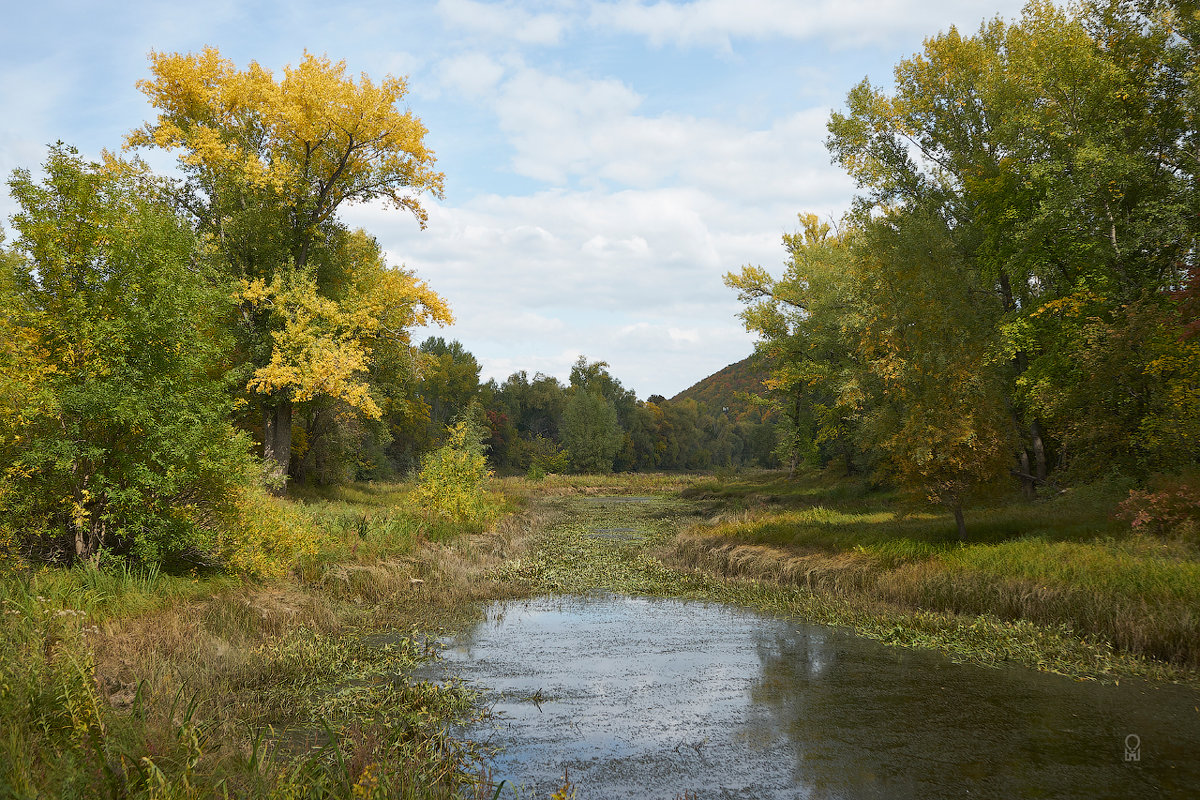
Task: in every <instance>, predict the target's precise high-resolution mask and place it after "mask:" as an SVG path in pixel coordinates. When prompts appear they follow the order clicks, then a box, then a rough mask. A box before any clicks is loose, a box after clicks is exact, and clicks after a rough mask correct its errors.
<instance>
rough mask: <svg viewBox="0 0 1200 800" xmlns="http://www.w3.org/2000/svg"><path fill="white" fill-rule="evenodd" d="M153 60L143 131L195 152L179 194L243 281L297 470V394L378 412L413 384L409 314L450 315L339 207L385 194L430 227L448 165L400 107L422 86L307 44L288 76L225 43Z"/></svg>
mask: <svg viewBox="0 0 1200 800" xmlns="http://www.w3.org/2000/svg"><path fill="white" fill-rule="evenodd" d="M150 62H151V65H150V66H151V72H152V75H153V78H152V79H151V80H144V81H142V82H140V83H139V88H140V89H141V90H142V91H143V92H144V93H145V94H146V95H147V96H148V97H149V98H150V102H151V104H152V105H153V106H154V107H155V108H156V109H157V110H158V116H157V118H156V119H155V120H154V121H153V122H150V123H147V124H146V125H145V126H143V127H142V128H140V129H138V130H136V131H134V132H133V133H132V134H130V136H129V138H128V144H129V146H132V147H160V148H163V149H166V150H171V151H176V152H178V153H179V162H180V168H181V170H182V171H183V173H184V175H185V176H186V181H185V182H184V183H183V184H181V185H179V186H177V191H176V196H177V199H178V201H179V202H180V203H181V204H182V205H183V206H184V207H185V208H187V209H188V211H189V212H190V213H191V214H192V215H193V216H194V217H195V220H196V227H197V232H198V234H199V235H200V237H201V241H202V242H203V243H204V244H205V253H206V256H207V258H208V260H209V261H210V262H211V263H212V264H213V265H214V266H215V268H216V271H217V272H218V274H220V275H221V276H222V277H223V279H224V280H225V281H228V282H231V283H232V284H233V285H234V289H235V291H236V292H237V295H238V304H239V307H238V313H237V315H236V316H235V317H234V319H235V320H236V328H235V329H236V331H237V333H238V337H239V345H240V347H239V349H238V351H237V352H238V355H239V356H241V357H242V358H244V359H246V361H247V362H248V363H249V365H250V366H251V367H252V368H253V376H252V378H251V381H250V383H249V385H248V387H247V388H248V389H249V390H250V391H252V392H255V393H257V394H258V397H257V398H256V399H257V400H258V403H259V405H260V408H261V410H262V412H263V426H264V430H263V447H264V455H265V456H267V457H268V460H269V461H270V462H271V463H272V464H273V469H274V472H275V474H276V475H277V476H279V477H282V476H283V475H285V474H287V473H288V472H289V462H290V460H291V455H292V443H291V437H292V412H293V403H303V402H309V401H312V400H316V399H324V400H337V401H341V402H343V403H345V404H347V405H348V406H349V407H351V408H356V409H358V410H359V411H361V412H362V413H363V414H364V415H365V416H367V417H368V418H370V417H378V416H379V415H380V414H381V411H382V410H381V408H380V406H379V402H380V398H379V397H377V396H376V394H378V393H389V392H388V389H390V390H391V391H390V394H391V395H392V397H393V399H394V398H395V391H394V390H395V389H397V388H399V387H407V386H409V385H410V384H411V381H410V380H408V376H406V375H404V374H403V373H404V371H405V369H404V368H405V367H406V366H411V363H412V359H411V357H408V351H409V350H410V349H411V347H410V345H409V342H408V339H407V333H406V332H405V328H406V327H407V326H409V325H412V324H417V323H419V322H425V321H436V322H439V323H444V322H448V321H449V312H448V310H447V309H446V307H445V304H444V303H443V302H442V301H441V300H440V298H437V296H436V295H434V294H433V293H432V292H430V291H429V290H428V289H427V288H426V287H424V285H423V284H421V283H420V282H419V281H416V280H415V279H414V278H413V277H412V275H411V274H409V273H407V272H404V271H399V272H397V271H392V270H388V269H387V268H386V265H384V264H383V259H382V256H381V254H380V252H379V249H378V246H377V245H376V244H375V243H374V242H373V240H370V239H369V237H366V236H365V235H362V234H349V233H348V232H347V231H346V230H345V228H344V227H343V226H342V224H341V223H340V222H339V220H338V217H337V213H338V210H339V209H340V208H341V207H343V206H344V205H346V204H349V203H356V202H366V201H371V200H379V199H382V200H386V201H387V202H388V203H389V204H391V205H392V206H393V207H395V208H398V209H406V210H408V211H410V212H412V213H413V214H414V215H415V216H416V218H417V220H418V222H419V223H420V224H421V225H422V227H423V226H424V224H425V219H426V215H425V211H424V209H423V208H422V207H421V205H420V203H419V201H418V199H417V196H418V195H420V194H421V193H422V192H425V191H430V192H432V193H433V194H435V195H439V194H440V192H441V186H442V175H441V174H440V173H437V172H434V171H433V165H434V155H433V153H432V152H431V151H430V150H429V149H428V148H427V147H426V146H425V144H424V135H425V132H426V131H425V128H424V126H423V125H422V124H421V122H420V120H419V119H417V117H416V116H414V115H413V114H412V112H411V111H403V112H402V111H400V110H399V109H398V108H397V104H398V103H399V102H400V101H401V99H402V98H403V97H404V96H405V94H406V93H407V85H406V84H405V82H404V80H402V79H400V78H394V77H391V76H388V77H386V78H385V79H384V80H382V81H381V82H379V83H375V82H373V81H372V80H371V79H370V78H368V77H367V76H365V75H363V76H361V77H360V78H359V79H358V80H355V79H354V78H352V77H348V76H347V75H346V67H345V64H344V63H342V62H338V63H334V62H331V61H330V60H329V59H328V58H324V57H318V56H313V55H311V54H306V55H305V57H304V59H303V60H302V61H301V63H300V64H299V65H298V66H296V67H287V68H285V69H284V71H283V75H282V76H281V77H280V78H278V79H277V78H276V77H275V76H274V75H273V74H272V73H271V72H270V71H269V70H266V69H264V68H262V67H261V66H260V65H258V64H257V63H253V62H252V63H251V64H250V65H249V67H247V68H246V69H244V70H239V69H237V68H236V67H235V66H234V65H233V64H232V62H230V61H228V60H227V59H224V58H222V57H221V55H220V53H219V52H218V51H217V50H216V49H215V48H211V47H210V48H206V49H204V50H203V51H202V52H201V53H199V54H188V55H182V54H177V53H176V54H166V53H151V56H150ZM364 340H371V341H370V342H367V341H364ZM385 360H386V363H384V364H382V365H381V364H380V363H379V362H381V361H385ZM372 362H375V363H372ZM397 371H399V374H397ZM368 378H378V379H381V380H382V381H383V382H384V384H385V386H384V387H380V388H383V389H384V392H375V391H371V387H370V386H369V383H368V380H367V379H368ZM406 410H407V409H401V411H402V412H403V411H406ZM313 433H314V431H309V434H310V435H311V434H313Z"/></svg>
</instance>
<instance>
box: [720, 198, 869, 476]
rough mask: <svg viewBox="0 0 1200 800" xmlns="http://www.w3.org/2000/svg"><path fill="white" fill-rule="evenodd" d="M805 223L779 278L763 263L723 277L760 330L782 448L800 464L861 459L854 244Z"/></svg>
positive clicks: (810, 219) (749, 325) (815, 222)
mask: <svg viewBox="0 0 1200 800" xmlns="http://www.w3.org/2000/svg"><path fill="white" fill-rule="evenodd" d="M800 224H801V230H799V231H797V232H796V233H793V234H785V235H784V237H783V243H784V247H785V248H786V249H787V251H788V255H789V258H788V261H787V265H786V268H785V270H784V273H783V275H782V276H781V277H780V278H778V279H776V278H773V277H772V276H771V275H770V274H769V273H767V271H766V270H764V269H762V268H761V267H751V266H747V267H743V268H742V271H741V272H740V273H730V274H728V275H726V276H725V283H726V285H728V286H730V287H731V288H734V289H737V290H738V298H739V299H740V300H741V301H742V302H743V303H746V304H747V308H746V309H745V310H744V311H742V313H741V317H742V321H743V323H744V324H745V325H746V329H747V330H749V331H751V332H753V333H756V334H758V336H759V337H760V338H759V344H758V346H757V351H758V354H759V355H760V357H761V358H763V359H764V361H765V363H766V364H767V365H768V367H769V376H768V378H767V379H766V381H765V382H764V388H765V390H766V396H767V397H768V398H769V399H770V400H771V401H772V402H773V403H774V405H775V407H776V408H777V409H778V410H779V412H780V417H781V420H782V424H781V425H780V427H779V431H778V433H779V439H778V442H777V450H778V455H779V457H780V460H781V461H783V462H784V463H787V464H789V465H790V466H791V467H792V468H795V466H796V464H797V462H798V461H800V460H806V461H809V462H810V463H816V464H825V463H827V462H828V461H830V460H832V459H835V458H836V459H838V460H840V461H842V463H843V465H844V468H845V469H846V471H847V472H851V471H853V470H854V469H856V468H857V467H858V466H860V463H859V462H860V461H861V455H860V453H859V450H858V448H857V444H856V435H857V425H858V422H859V420H860V417H861V403H862V386H861V383H862V381H861V375H862V371H863V366H862V363H861V359H860V357H859V355H858V351H857V347H856V340H855V330H856V328H857V327H858V326H859V325H860V324H861V323H860V320H859V318H858V315H857V314H856V312H855V311H854V305H853V283H852V273H853V270H852V269H851V264H850V258H851V256H850V248H849V247H848V236H847V234H846V233H834V232H833V230H832V228H831V227H830V226H829V225H828V224H825V223H822V222H821V221H820V220H819V219H818V218H817V217H816V216H814V215H812V214H804V215H801V216H800Z"/></svg>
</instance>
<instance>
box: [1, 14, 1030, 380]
mask: <svg viewBox="0 0 1200 800" xmlns="http://www.w3.org/2000/svg"><path fill="white" fill-rule="evenodd" d="M6 5H7V8H6V12H5V22H4V25H3V26H2V27H0V171H2V172H3V174H4V175H6V176H7V175H8V173H9V172H11V170H12V169H14V168H15V167H19V166H24V167H30V168H34V167H36V166H37V165H38V164H39V163H41V161H42V160H43V159H44V157H45V148H46V145H47V144H48V143H51V142H54V141H56V140H63V141H65V142H67V143H69V144H73V145H75V146H77V147H79V148H80V149H81V150H82V151H83V152H84V153H85V154H88V155H97V154H98V153H99V151H100V149H101V148H104V147H108V148H116V147H119V145H120V143H121V141H122V138H123V136H124V135H125V133H126V132H128V131H129V130H130V129H132V128H134V127H137V126H138V125H140V124H141V123H142V122H144V121H145V120H147V119H148V118H150V116H151V110H150V108H149V106H148V104H147V103H146V102H145V100H144V98H143V96H142V95H141V94H140V93H139V92H138V91H137V89H136V88H135V85H134V84H135V83H136V82H137V81H138V80H139V79H141V78H144V77H146V76H147V61H146V55H147V53H148V52H149V51H151V50H160V51H194V50H198V49H200V48H201V47H203V46H205V45H213V46H216V47H218V48H219V49H220V50H221V52H222V54H223V55H225V56H226V57H228V58H231V59H232V60H234V61H235V62H236V63H237V64H238V65H239V66H243V67H244V66H245V65H246V64H247V63H248V62H249V61H251V60H255V61H258V62H259V63H260V64H262V65H263V66H266V67H269V68H271V69H274V70H278V69H279V68H281V67H282V66H284V65H285V64H290V63H295V62H296V61H298V60H299V59H300V58H301V56H302V54H303V52H304V51H305V50H306V49H307V50H308V51H310V52H313V53H318V54H320V53H324V54H328V55H329V56H330V57H332V58H334V59H344V60H345V61H346V63H347V66H348V68H349V70H350V71H351V72H352V73H358V72H366V73H368V74H369V75H371V76H372V77H381V76H382V75H383V74H385V73H392V74H395V75H407V76H408V78H409V85H410V94H409V97H408V102H409V105H410V107H411V108H412V110H413V111H414V112H415V113H416V114H417V115H418V116H419V117H421V118H422V120H423V121H424V122H425V124H426V126H427V127H428V128H429V135H428V142H429V143H430V144H431V146H432V147H433V149H434V150H435V151H436V152H437V155H438V162H439V168H440V169H441V170H442V171H443V172H445V174H446V193H445V198H444V200H441V201H437V200H434V199H429V198H427V200H426V207H427V209H428V210H429V212H430V220H429V226H428V228H427V229H426V230H424V231H421V230H419V229H418V226H417V224H416V223H415V221H414V220H413V219H412V217H411V216H408V215H405V214H402V213H400V212H396V211H385V210H383V209H382V208H374V207H370V206H358V207H353V208H350V209H347V210H346V211H345V212H344V214H343V217H344V219H345V220H346V221H347V222H349V223H350V224H351V225H359V226H362V227H364V228H366V229H367V230H368V231H369V232H371V233H372V234H374V235H375V236H376V237H377V238H378V239H379V240H380V242H381V243H382V244H383V246H384V247H385V249H386V250H387V252H388V254H389V257H390V259H391V260H392V262H393V263H395V264H404V265H406V266H407V267H409V268H413V269H415V270H416V271H417V273H418V274H419V275H420V276H421V277H423V278H424V279H425V280H427V281H428V282H429V283H430V285H431V286H432V287H433V288H434V289H435V290H436V291H438V292H439V293H440V294H442V295H443V296H444V297H445V298H446V299H447V300H448V301H449V302H450V304H451V306H452V307H453V310H454V312H455V315H456V317H457V323H456V324H455V325H454V326H453V327H452V328H449V329H446V330H444V331H439V332H438V333H439V335H444V336H446V337H448V338H457V339H458V340H460V341H461V342H463V344H464V345H465V346H466V347H467V348H468V349H469V350H470V351H471V352H473V353H474V354H475V355H476V356H477V357H478V358H479V360H480V362H481V363H482V365H483V372H484V378H485V379H486V378H489V377H495V378H497V379H500V380H503V379H504V378H505V377H506V376H507V375H508V374H510V373H511V372H513V371H516V370H527V371H528V372H529V373H530V374H531V375H532V373H534V372H544V373H546V374H550V375H556V376H558V377H560V378H563V379H565V378H566V376H567V373H568V372H569V370H570V366H571V364H572V363H573V362H574V361H575V359H576V358H577V357H578V356H579V355H580V354H583V355H586V356H587V357H588V358H589V359H590V360H600V359H602V360H605V361H607V362H609V364H610V365H611V366H612V371H613V374H615V375H616V376H617V377H618V378H619V379H620V380H621V381H622V382H623V383H624V384H625V385H626V386H628V387H630V388H632V389H634V390H635V391H636V392H637V394H638V396H639V397H642V398H645V397H647V396H649V395H650V394H664V395H666V396H668V397H669V396H671V395H673V394H675V393H676V392H678V391H681V390H682V389H685V388H687V387H688V386H689V385H691V384H692V383H694V382H696V381H697V380H699V379H701V378H703V377H705V376H706V375H708V374H710V373H712V372H715V371H716V370H718V369H720V368H721V367H723V366H725V365H726V364H728V363H731V362H733V361H736V360H738V359H740V358H743V357H745V356H746V355H748V354H749V353H750V351H751V349H752V347H753V341H752V339H751V337H750V335H749V334H747V333H746V332H745V331H744V330H743V329H742V327H741V325H740V323H739V320H738V319H737V316H736V315H737V312H738V310H739V305H738V303H737V300H736V297H735V295H734V293H733V292H731V291H730V290H729V289H727V288H726V287H725V286H724V285H723V284H722V281H721V278H722V276H723V275H724V274H725V272H727V271H729V270H736V269H738V268H739V267H740V266H741V265H743V264H748V263H750V264H761V265H763V266H765V267H768V268H772V269H777V268H778V267H779V265H780V264H781V262H782V260H783V250H782V248H781V246H780V236H781V234H783V233H785V232H788V231H791V230H794V228H795V219H796V215H797V214H798V213H800V212H813V213H817V214H820V215H822V216H825V217H837V216H840V214H841V213H842V212H843V211H844V210H845V208H846V207H847V206H848V204H849V201H850V196H851V193H852V190H853V187H852V185H851V183H850V182H849V181H848V180H847V179H846V178H845V177H844V176H842V175H841V174H840V173H839V172H838V171H837V170H836V169H835V168H834V167H832V166H831V165H830V163H829V157H828V154H827V153H826V151H825V148H824V144H823V142H824V139H825V135H826V133H825V123H826V120H827V119H828V117H829V113H830V111H831V110H832V109H835V108H839V107H840V106H841V105H842V101H843V99H844V98H845V95H846V92H847V91H848V90H849V89H850V88H851V87H852V86H853V85H854V84H856V83H857V82H858V81H860V80H862V79H863V78H864V77H869V78H871V80H872V81H873V82H875V83H883V84H885V85H886V84H890V81H891V75H892V67H893V65H894V64H895V63H896V61H897V60H899V59H901V58H903V57H906V56H908V55H910V54H912V53H913V52H915V51H917V50H919V49H920V47H921V43H922V41H923V40H924V38H925V37H927V36H930V35H932V34H935V33H936V32H938V31H939V30H944V29H946V28H947V27H949V26H950V25H957V26H958V27H959V28H960V29H964V30H968V31H974V30H975V29H976V28H977V27H978V25H979V23H980V22H981V21H982V20H983V19H984V18H986V17H991V16H994V15H997V14H1000V15H1002V16H1006V17H1012V16H1013V15H1015V14H1017V13H1018V12H1019V9H1020V5H1021V4H1020V3H1019V2H1014V0H693V1H692V2H669V1H668V0H539V1H536V2H534V1H531V2H515V1H514V0H501V1H500V2H490V1H489V2H480V1H479V0H439V2H409V1H407V0H390V1H385V0H348V1H347V0H339V2H328V0H321V1H320V2H312V0H288V1H287V2H269V1H262V2H260V1H258V0H240V1H236V2H229V1H225V2H204V0H200V2H196V3H193V4H178V3H166V2H159V3H153V2H138V0H133V1H132V2H128V3H120V4H118V3H95V2H93V3H87V2H74V3H72V2H60V1H59V0H36V1H35V2H21V3H18V2H12V3H9V4H6ZM152 163H154V164H155V166H157V167H159V168H160V169H163V170H164V171H166V170H168V169H169V168H170V164H171V162H170V160H169V159H166V158H163V159H161V160H153V159H152ZM12 211H13V202H12V200H11V198H10V197H9V196H8V194H7V191H6V190H5V191H3V192H0V219H5V220H6V219H7V217H8V216H9V215H10V214H11V213H12Z"/></svg>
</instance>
